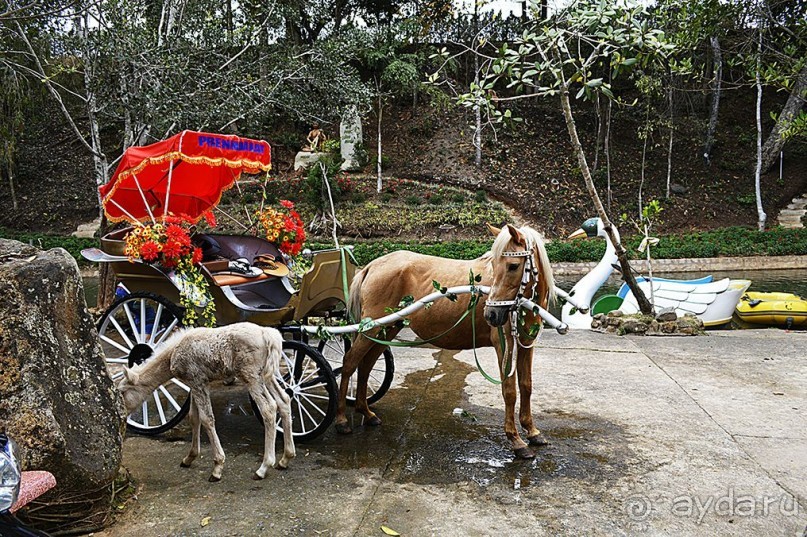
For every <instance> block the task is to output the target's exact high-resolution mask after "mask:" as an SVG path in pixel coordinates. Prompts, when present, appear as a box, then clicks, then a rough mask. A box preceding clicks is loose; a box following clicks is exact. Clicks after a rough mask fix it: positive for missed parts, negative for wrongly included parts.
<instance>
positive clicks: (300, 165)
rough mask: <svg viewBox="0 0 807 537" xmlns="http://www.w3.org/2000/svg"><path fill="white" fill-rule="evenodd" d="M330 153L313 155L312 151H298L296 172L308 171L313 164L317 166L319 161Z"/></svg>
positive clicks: (295, 165)
mask: <svg viewBox="0 0 807 537" xmlns="http://www.w3.org/2000/svg"><path fill="white" fill-rule="evenodd" d="M327 154H328V153H312V152H310V151H298V152H297V154H296V155H295V156H294V171H299V170H307V169H308V168H310V167H311V166H312V165H313V164H316V163H317V162H318V161H319V159H321V158H322V157H324V156H326V155H327Z"/></svg>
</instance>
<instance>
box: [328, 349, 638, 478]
mask: <svg viewBox="0 0 807 537" xmlns="http://www.w3.org/2000/svg"><path fill="white" fill-rule="evenodd" d="M451 356H452V355H451V353H447V352H441V353H437V354H436V357H437V358H438V360H439V365H437V367H436V368H435V369H434V370H427V371H418V372H415V373H411V374H409V375H407V377H406V380H405V382H404V385H403V387H404V388H407V389H394V390H391V391H390V392H389V393H388V394H387V395H386V396H385V397H384V398H383V399H382V400H381V401H379V402H378V403H377V404H376V406H375V407H374V410H375V411H376V412H377V413H378V415H379V416H380V417H381V419H382V420H383V422H384V423H383V425H382V426H381V427H365V426H363V425H362V423H361V420H362V416H361V415H359V414H353V413H352V411H351V410H348V419H352V420H353V421H352V422H351V427H353V429H354V432H353V434H352V435H347V436H337V435H335V434H333V433H331V432H329V435H331V434H333V436H332V437H331V438H325V439H324V441H325V442H327V444H328V448H326V449H323V450H322V451H321V455H323V456H321V457H320V458H319V459H318V461H317V462H318V463H319V464H320V465H322V466H325V467H331V468H338V469H375V470H378V471H381V472H383V474H384V476H385V478H387V479H392V480H395V481H398V482H412V483H418V484H452V483H464V482H465V483H467V482H473V483H476V484H477V485H479V486H481V487H488V486H491V485H497V486H502V487H505V488H511V489H513V488H515V489H524V488H527V487H531V486H536V485H539V484H540V483H542V482H544V481H546V480H550V479H559V478H567V479H581V480H582V479H585V480H592V481H598V482H602V481H611V480H615V479H617V478H618V477H619V476H620V475H623V474H624V471H625V468H626V466H627V464H628V463H629V462H630V461H633V460H635V458H636V457H635V455H634V454H633V453H632V452H631V451H630V450H629V448H627V447H626V446H627V445H628V439H627V438H626V433H625V431H624V430H623V429H622V428H621V427H619V426H617V425H615V424H613V423H610V422H607V421H604V420H602V419H600V418H599V417H596V416H583V415H577V414H571V413H566V412H562V411H557V410H546V409H545V408H542V407H540V405H536V403H539V402H537V401H534V402H533V411H534V412H535V417H536V421H537V424H538V426H539V427H540V428H541V430H542V432H543V433H544V434H545V435H546V436H547V437H548V438H549V439H550V441H551V442H552V444H550V445H549V446H544V447H541V448H538V449H537V450H536V458H535V459H533V460H526V461H525V460H517V459H515V458H514V455H513V453H512V451H511V450H510V449H509V442H508V440H507V437H506V436H505V434H504V422H503V420H504V416H503V407H504V403H503V402H502V406H501V407H499V408H483V407H478V406H474V405H470V404H469V403H468V400H467V398H466V396H465V392H464V389H465V378H466V376H467V375H468V374H469V373H471V372H473V371H474V368H473V367H471V366H469V365H467V364H465V363H463V362H460V361H458V360H455V359H454V358H453V357H451ZM459 408H461V409H462V411H460V412H455V409H459Z"/></svg>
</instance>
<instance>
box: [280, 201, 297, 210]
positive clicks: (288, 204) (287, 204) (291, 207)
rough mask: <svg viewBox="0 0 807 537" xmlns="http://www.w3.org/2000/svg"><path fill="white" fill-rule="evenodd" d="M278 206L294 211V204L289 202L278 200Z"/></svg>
mask: <svg viewBox="0 0 807 537" xmlns="http://www.w3.org/2000/svg"><path fill="white" fill-rule="evenodd" d="M280 205H282V206H283V207H285V208H286V209H294V204H293V203H292V202H290V201H289V200H280Z"/></svg>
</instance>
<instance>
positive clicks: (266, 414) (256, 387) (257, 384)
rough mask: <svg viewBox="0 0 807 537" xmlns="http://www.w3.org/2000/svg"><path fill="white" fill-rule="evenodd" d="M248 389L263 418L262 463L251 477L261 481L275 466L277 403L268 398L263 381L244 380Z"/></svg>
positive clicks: (255, 379) (256, 379) (254, 379)
mask: <svg viewBox="0 0 807 537" xmlns="http://www.w3.org/2000/svg"><path fill="white" fill-rule="evenodd" d="M245 382H246V383H247V387H248V388H249V395H250V396H252V400H253V401H255V404H256V405H258V411H259V412H260V413H261V418H263V462H261V467H260V468H258V470H257V471H256V472H255V475H254V476H252V478H253V479H263V478H264V477H266V471H267V470H268V469H269V468H270V467H272V466H274V465H275V434H276V430H275V422H276V421H277V403H275V400H274V399H273V398H272V397H270V396H269V392H268V391H267V390H266V386H265V385H264V383H263V379H258V378H250V379H248V380H247V379H245Z"/></svg>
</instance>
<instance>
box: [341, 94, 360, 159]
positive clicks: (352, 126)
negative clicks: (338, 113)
mask: <svg viewBox="0 0 807 537" xmlns="http://www.w3.org/2000/svg"><path fill="white" fill-rule="evenodd" d="M363 143H364V135H363V132H362V127H361V117H359V109H358V107H356V106H355V105H354V106H348V107H347V108H346V109H345V112H344V113H343V114H342V121H341V122H340V123H339V147H340V152H341V154H342V160H343V162H342V170H345V171H358V170H361V168H362V165H363V164H364V163H363V162H362V160H363V159H362V155H361V151H362V149H363Z"/></svg>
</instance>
